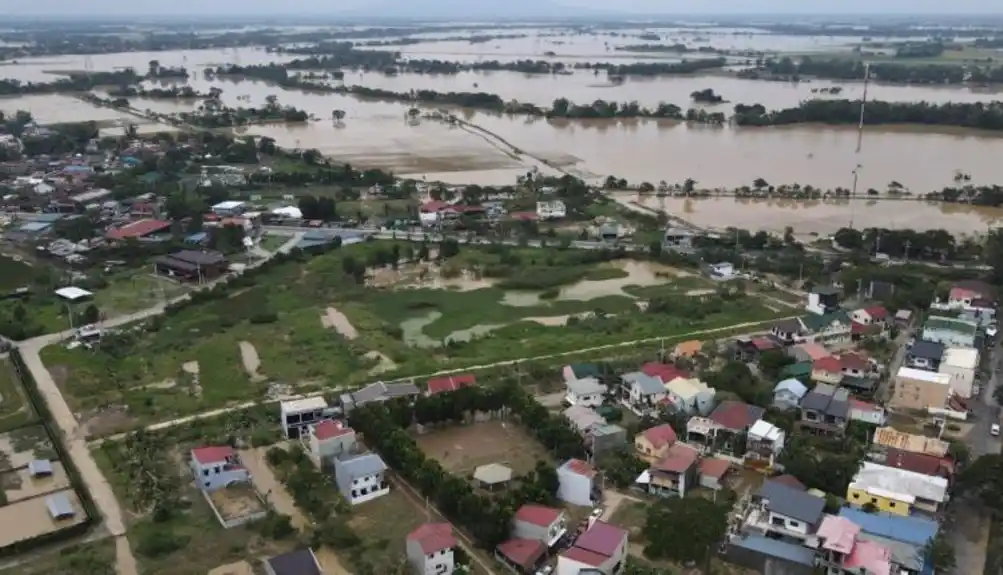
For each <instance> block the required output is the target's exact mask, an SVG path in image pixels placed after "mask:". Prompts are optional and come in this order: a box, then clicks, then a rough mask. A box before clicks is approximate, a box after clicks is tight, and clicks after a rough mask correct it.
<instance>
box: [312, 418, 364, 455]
mask: <svg viewBox="0 0 1003 575" xmlns="http://www.w3.org/2000/svg"><path fill="white" fill-rule="evenodd" d="M307 429H308V430H309V433H308V434H307V437H306V439H307V441H306V443H307V444H308V445H309V447H310V456H311V457H312V458H313V459H314V462H315V463H317V464H318V465H319V464H320V462H322V461H328V460H330V459H333V458H335V457H341V456H343V455H345V454H348V453H351V452H353V451H355V450H356V448H357V446H358V444H357V441H356V438H355V430H354V429H352V428H351V427H349V426H347V425H345V423H344V422H342V421H336V420H331V419H325V420H324V421H321V422H320V423H318V424H316V425H313V426H311V427H309V428H307Z"/></svg>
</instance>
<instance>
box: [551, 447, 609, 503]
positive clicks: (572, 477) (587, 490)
mask: <svg viewBox="0 0 1003 575" xmlns="http://www.w3.org/2000/svg"><path fill="white" fill-rule="evenodd" d="M597 476H598V473H597V472H596V470H595V468H594V467H592V466H591V465H589V464H588V463H586V462H584V461H582V460H581V459H569V460H567V461H565V462H564V465H561V466H560V467H558V468H557V479H558V480H559V481H560V486H559V487H558V488H557V498H558V499H560V500H561V501H564V502H565V503H570V504H572V505H579V506H581V507H591V506H592V504H593V502H595V501H596V500H598V499H599V498H600V497H601V496H602V494H601V493H599V491H600V490H599V486H598V485H596V477H597Z"/></svg>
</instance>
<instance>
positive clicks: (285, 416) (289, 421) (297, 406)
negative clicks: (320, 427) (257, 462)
mask: <svg viewBox="0 0 1003 575" xmlns="http://www.w3.org/2000/svg"><path fill="white" fill-rule="evenodd" d="M279 409H280V410H281V413H282V431H284V432H285V434H286V437H288V438H289V439H296V438H298V437H299V436H300V435H302V434H303V432H304V430H305V428H307V427H310V426H311V425H314V424H316V423H319V422H320V420H322V419H324V415H325V413H324V412H325V411H327V409H328V407H327V401H326V400H325V399H324V398H323V397H321V396H317V397H307V398H303V399H293V400H289V401H283V402H282V403H281V404H280V408H279Z"/></svg>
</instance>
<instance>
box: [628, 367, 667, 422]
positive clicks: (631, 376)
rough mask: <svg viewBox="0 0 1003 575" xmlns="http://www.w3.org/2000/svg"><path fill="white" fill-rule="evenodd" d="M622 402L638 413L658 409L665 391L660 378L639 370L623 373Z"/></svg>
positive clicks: (644, 413) (665, 394)
mask: <svg viewBox="0 0 1003 575" xmlns="http://www.w3.org/2000/svg"><path fill="white" fill-rule="evenodd" d="M622 379H623V386H622V388H621V389H622V390H623V398H622V400H621V401H622V402H623V404H624V405H625V406H626V407H627V408H629V409H630V410H631V411H633V412H634V413H636V414H638V415H646V414H649V413H652V412H656V411H660V410H661V408H662V401H663V400H664V399H665V398H666V396H667V393H666V391H665V386H664V385H663V384H662V380H661V379H659V378H657V377H652V376H650V375H648V374H646V373H644V372H641V371H632V372H630V373H625V374H623V377H622Z"/></svg>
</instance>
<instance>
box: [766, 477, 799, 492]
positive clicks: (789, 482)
mask: <svg viewBox="0 0 1003 575" xmlns="http://www.w3.org/2000/svg"><path fill="white" fill-rule="evenodd" d="M770 481H775V482H777V483H779V484H781V485H786V486H787V487H790V488H791V489H797V490H798V491H807V490H808V488H807V487H805V485H804V483H801V482H800V481H798V478H797V477H794V476H793V475H778V476H776V477H773V478H771V479H770Z"/></svg>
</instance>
